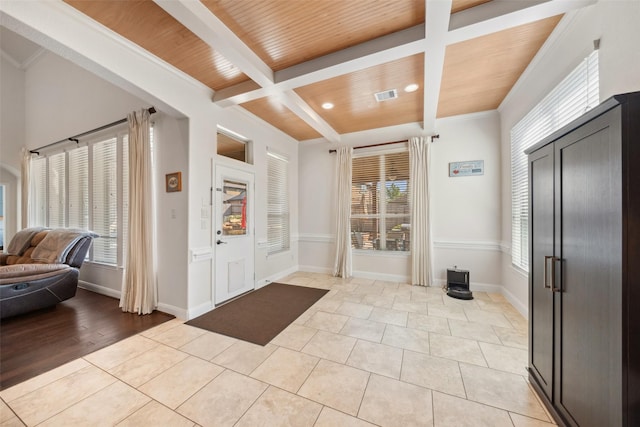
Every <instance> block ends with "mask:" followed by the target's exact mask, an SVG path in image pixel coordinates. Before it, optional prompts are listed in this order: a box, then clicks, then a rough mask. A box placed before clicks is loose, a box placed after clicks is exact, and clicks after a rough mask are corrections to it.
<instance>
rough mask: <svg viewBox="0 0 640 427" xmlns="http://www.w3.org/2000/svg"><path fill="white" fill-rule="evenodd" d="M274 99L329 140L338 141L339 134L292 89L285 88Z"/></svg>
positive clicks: (335, 142)
mask: <svg viewBox="0 0 640 427" xmlns="http://www.w3.org/2000/svg"><path fill="white" fill-rule="evenodd" d="M276 99H278V100H279V101H280V103H281V104H283V105H284V106H286V107H287V108H288V109H289V110H291V112H292V113H294V114H295V115H297V116H298V117H300V118H301V119H302V120H304V121H305V122H306V123H307V124H308V125H309V126H311V127H312V128H314V129H315V130H316V131H317V132H318V133H320V134H321V135H322V136H324V137H325V138H326V139H327V140H328V141H329V142H331V143H334V144H337V143H339V142H340V134H339V133H338V132H336V130H335V129H333V128H332V127H331V126H330V125H329V124H328V123H327V122H326V121H324V119H323V118H322V117H320V116H319V115H318V113H316V112H315V111H314V110H313V108H311V107H310V106H309V104H307V103H306V102H305V101H304V99H302V98H301V97H300V95H298V94H297V93H295V92H294V91H292V90H286V91H283V92H281V93H280V94H278V95H276Z"/></svg>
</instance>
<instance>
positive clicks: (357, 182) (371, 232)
mask: <svg viewBox="0 0 640 427" xmlns="http://www.w3.org/2000/svg"><path fill="white" fill-rule="evenodd" d="M409 187H410V183H409V152H408V151H406V149H404V150H402V151H400V152H385V153H383V154H376V155H369V156H361V157H354V158H353V160H352V178H351V246H352V247H353V248H354V249H363V250H380V251H408V250H409V246H410V240H409V237H410V235H409V229H410V225H409V221H410V213H411V210H410V207H409Z"/></svg>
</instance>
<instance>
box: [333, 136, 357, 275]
mask: <svg viewBox="0 0 640 427" xmlns="http://www.w3.org/2000/svg"><path fill="white" fill-rule="evenodd" d="M336 154H337V158H336V192H335V194H336V211H335V212H336V260H335V264H334V266H333V275H334V276H336V277H345V278H346V277H351V159H352V157H353V148H351V147H340V148H338V149H337V150H336Z"/></svg>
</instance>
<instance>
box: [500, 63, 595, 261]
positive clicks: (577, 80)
mask: <svg viewBox="0 0 640 427" xmlns="http://www.w3.org/2000/svg"><path fill="white" fill-rule="evenodd" d="M585 77H586V79H585ZM599 101H600V99H599V73H598V51H597V50H596V51H594V52H592V53H591V54H590V55H589V56H588V57H587V58H585V59H584V60H583V61H582V62H581V63H580V64H579V65H578V66H577V67H576V68H575V69H574V70H573V71H572V72H571V73H569V74H568V75H567V77H565V78H564V79H563V80H562V81H561V82H560V83H559V84H558V85H557V86H556V87H555V88H553V89H552V90H551V91H550V92H549V93H548V94H547V96H545V97H544V99H542V101H540V102H539V103H538V104H537V105H536V106H535V107H533V108H532V109H531V111H529V113H527V114H526V115H525V116H524V117H523V118H522V119H521V120H520V121H519V122H518V123H517V124H516V125H515V126H514V127H513V128H512V129H511V263H512V266H513V267H515V268H516V269H518V270H521V271H524V272H528V271H529V242H528V239H529V235H528V234H529V183H528V176H529V173H528V170H529V163H528V159H527V156H526V155H525V154H524V151H525V150H526V149H527V148H529V147H531V146H533V145H534V144H536V143H537V142H538V141H540V140H541V139H543V138H544V137H546V136H548V135H550V134H551V133H553V132H555V131H556V130H558V129H560V128H561V127H563V126H564V125H566V124H568V123H569V122H571V121H572V120H574V119H576V118H578V117H579V116H581V115H582V114H584V113H585V112H586V111H587V110H589V109H590V108H593V107H595V106H596V105H598V103H599Z"/></svg>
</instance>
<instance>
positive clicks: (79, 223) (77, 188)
mask: <svg viewBox="0 0 640 427" xmlns="http://www.w3.org/2000/svg"><path fill="white" fill-rule="evenodd" d="M88 153H89V148H88V147H86V146H84V147H78V148H77V149H75V150H72V151H69V197H68V206H69V222H68V225H69V227H72V228H81V229H88V228H89V156H88Z"/></svg>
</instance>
